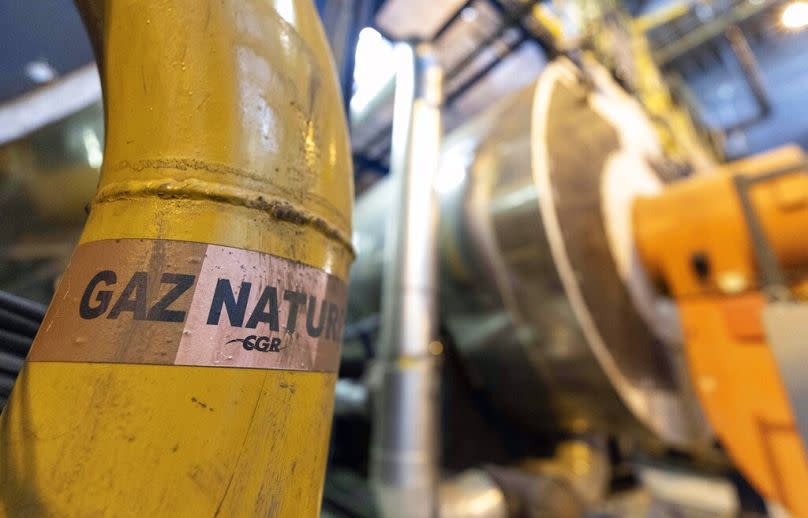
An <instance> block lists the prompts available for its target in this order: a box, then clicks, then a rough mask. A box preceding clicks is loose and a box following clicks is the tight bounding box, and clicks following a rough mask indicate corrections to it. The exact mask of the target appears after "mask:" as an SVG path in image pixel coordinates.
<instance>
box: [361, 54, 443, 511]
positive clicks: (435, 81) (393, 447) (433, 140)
mask: <svg viewBox="0 0 808 518" xmlns="http://www.w3.org/2000/svg"><path fill="white" fill-rule="evenodd" d="M395 58H396V60H397V64H398V67H397V73H396V94H395V101H394V117H393V148H392V160H391V181H392V182H393V183H394V186H395V187H394V189H393V190H392V192H393V199H392V200H390V203H391V204H392V206H393V211H392V213H393V214H396V216H395V217H392V218H390V219H389V222H388V227H387V235H388V236H389V239H387V245H386V247H385V257H386V263H385V268H384V275H383V285H382V307H381V315H382V321H381V328H380V339H379V348H378V354H377V359H376V364H375V365H374V374H375V378H376V379H378V380H380V386H379V389H378V390H379V393H378V396H377V397H376V398H375V407H374V416H373V436H372V442H371V451H370V455H371V461H370V462H371V465H370V469H371V484H372V486H373V489H374V492H375V495H376V499H377V502H378V505H379V508H380V510H381V512H382V514H383V515H384V516H417V517H425V516H433V515H434V514H435V513H436V512H437V485H438V469H437V464H438V462H437V461H438V459H437V457H438V452H437V444H438V437H437V436H438V433H439V427H438V423H437V420H438V413H437V410H438V401H437V396H438V387H439V378H438V376H439V374H438V370H437V362H436V357H435V356H434V355H433V354H432V353H431V352H430V343H431V342H432V340H433V338H434V336H435V332H436V325H437V307H436V291H437V290H436V277H437V275H436V270H437V223H438V219H437V218H438V213H437V201H436V196H435V191H434V187H433V182H434V179H435V176H436V173H437V169H438V156H439V151H440V140H441V121H440V103H441V97H442V91H441V83H442V72H441V69H440V67H439V65H438V63H437V60H436V59H435V57H434V55H433V53H432V50H431V48H430V46H428V45H426V44H411V43H401V44H398V45H397V46H396V48H395Z"/></svg>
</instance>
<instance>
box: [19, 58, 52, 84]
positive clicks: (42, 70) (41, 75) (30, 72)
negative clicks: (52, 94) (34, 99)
mask: <svg viewBox="0 0 808 518" xmlns="http://www.w3.org/2000/svg"><path fill="white" fill-rule="evenodd" d="M25 75H27V76H28V79H30V80H31V81H33V82H34V83H38V84H42V83H47V82H49V81H52V80H53V79H54V78H55V77H56V70H54V69H53V67H52V66H50V65H49V64H48V62H47V61H31V62H30V63H28V64H27V65H25Z"/></svg>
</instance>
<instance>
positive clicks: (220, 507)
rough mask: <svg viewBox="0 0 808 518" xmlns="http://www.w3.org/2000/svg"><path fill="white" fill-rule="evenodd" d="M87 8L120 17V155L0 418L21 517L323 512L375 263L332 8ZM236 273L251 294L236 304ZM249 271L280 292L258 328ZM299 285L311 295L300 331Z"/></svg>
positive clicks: (108, 39) (111, 134)
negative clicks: (348, 340) (342, 341)
mask: <svg viewBox="0 0 808 518" xmlns="http://www.w3.org/2000/svg"><path fill="white" fill-rule="evenodd" d="M85 9H86V10H85V13H84V14H85V19H87V20H93V19H100V20H101V21H100V24H101V25H100V26H99V27H96V29H97V31H95V33H94V34H95V37H96V46H97V50H99V49H100V54H101V56H100V57H101V59H100V60H99V61H100V62H101V63H102V65H103V66H102V71H101V72H102V82H103V86H104V99H105V109H106V122H107V140H106V145H105V158H104V164H103V166H102V175H101V180H100V184H99V190H98V193H97V195H96V198H95V199H94V201H93V203H92V209H91V212H90V216H89V219H88V222H87V225H86V227H85V229H84V233H83V235H82V237H81V241H80V245H79V247H78V248H77V249H76V252H75V254H74V257H73V259H72V261H71V265H70V266H69V267H68V270H67V271H66V272H65V275H64V277H63V280H62V282H61V284H60V287H59V288H58V290H57V294H56V297H54V301H53V302H52V304H51V307H50V308H49V311H48V316H47V317H46V319H45V322H44V323H43V326H42V329H41V330H40V333H39V335H38V336H37V339H36V341H35V343H34V346H33V349H32V352H31V354H30V355H29V361H28V363H27V365H26V367H25V369H24V370H23V372H22V373H21V375H20V378H19V379H18V381H17V384H16V385H15V388H14V391H13V393H12V395H11V397H10V400H9V402H8V405H7V406H6V408H5V410H4V412H3V415H2V418H1V419H0V509H2V515H4V516H39V515H53V516H96V515H98V516H107V515H109V516H214V515H221V516H268V515H271V516H294V517H297V516H314V515H316V514H317V512H318V510H319V506H320V497H321V492H322V479H323V473H324V468H325V462H326V454H327V447H328V434H329V427H330V421H331V406H332V399H333V387H334V383H335V380H336V373H335V372H334V371H335V370H336V358H337V356H336V355H338V346H339V344H338V341H339V337H338V335H339V331H340V325H341V324H340V322H339V320H340V319H341V316H342V314H343V313H342V311H343V310H342V306H341V304H343V301H342V300H340V299H341V298H342V297H344V289H345V287H344V283H345V282H346V280H347V272H348V267H349V265H350V262H351V260H352V257H353V255H352V250H351V248H350V242H349V236H350V219H351V203H352V197H353V193H352V184H351V178H352V171H351V164H350V159H349V157H350V155H349V148H348V143H347V131H346V124H345V120H344V116H343V114H342V112H341V109H340V106H341V101H340V95H339V89H338V86H337V83H336V81H335V74H334V70H333V65H332V62H331V61H330V57H329V53H328V49H327V44H326V40H325V37H324V35H323V33H322V29H321V27H320V26H319V22H318V20H317V14H316V12H315V11H314V9H313V7H312V5H311V4H310V3H309V2H308V1H292V0H276V1H274V2H273V1H268V0H222V1H214V0H209V1H205V2H199V1H198V0H173V1H159V0H153V1H150V2H142V1H134V0H108V1H106V2H96V3H92V2H91V3H90V5H89V7H87V8H85ZM90 28H91V30H92V29H93V27H90ZM105 272H106V273H105ZM109 272H112V273H113V274H114V276H113V277H110V274H109ZM178 272H179V273H178ZM166 275H168V277H166ZM222 279H225V280H227V281H228V282H231V284H232V286H231V287H232V289H233V291H232V293H229V295H230V296H231V297H233V299H232V300H231V301H229V302H228V301H227V300H225V302H222V301H221V300H220V301H219V309H220V313H221V314H217V313H216V312H215V311H214V306H215V305H216V303H215V302H213V301H212V299H210V296H211V293H212V292H213V291H214V288H213V286H214V284H215V283H216V282H220V281H221V280H222ZM186 281H187V282H186ZM188 282H190V283H193V285H192V286H191V285H190V284H188ZM239 282H241V284H240V290H241V291H244V290H245V289H246V290H248V291H249V288H245V286H247V284H244V283H249V286H252V287H253V288H254V289H253V292H252V295H249V301H248V303H247V306H248V307H252V305H263V307H264V310H265V311H264V312H261V311H258V310H253V309H247V310H246V314H244V315H242V317H243V320H246V319H247V316H248V315H252V316H255V317H256V319H257V320H256V322H253V323H255V324H256V325H255V326H251V325H250V321H247V322H246V323H245V322H244V321H241V322H235V324H234V320H235V321H238V320H239V319H238V315H237V314H238V312H239V304H240V303H241V296H240V293H241V291H239V290H238V286H239ZM183 284H188V285H187V286H185V289H184V290H183ZM124 286H125V288H124ZM215 286H216V288H215V289H216V290H218V289H219V287H220V286H219V284H216V285H215ZM225 287H227V286H225ZM262 289H263V292H262V295H261V297H262V298H261V299H260V300H258V301H257V300H256V298H257V297H258V293H259V292H261V290H262ZM171 290H175V291H174V292H173V293H174V295H171ZM206 290H207V291H206ZM307 290H308V292H307ZM237 292H238V293H237ZM217 293H218V291H217ZM290 293H291V294H292V295H289V297H291V298H289V299H285V298H284V297H285V296H287V295H288V294H290ZM296 293H297V294H298V295H299V294H301V293H303V294H307V295H308V296H309V297H311V298H308V299H307V298H306V297H302V296H301V297H302V298H301V299H299V300H297V301H296V302H295V304H297V306H296V307H297V310H295V311H297V313H299V315H298V317H297V318H298V322H297V327H295V323H294V319H292V317H291V313H293V312H294V311H292V310H291V309H290V308H291V306H290V304H292V301H293V300H294V297H295V296H298V295H295V294H296ZM266 294H269V295H272V296H268V297H264V295H266ZM247 298H248V297H245V300H247ZM169 299H170V302H171V304H169V305H165V304H164V305H163V306H160V305H159V304H158V302H159V301H161V300H162V301H164V302H165V301H167V300H169ZM225 299H226V297H225ZM321 302H322V305H321ZM332 302H333V303H332ZM228 303H232V304H231V305H230V306H228V305H227V304H228ZM264 304H266V305H264ZM284 304H285V305H284ZM279 305H280V306H279ZM278 307H280V310H279V309H278ZM307 307H313V308H315V311H314V316H313V317H312V316H311V315H308V316H309V320H313V324H314V325H313V327H312V326H309V327H306V326H304V325H303V324H304V321H306V316H307V311H306V309H307ZM279 311H280V315H279V314H278V312H279ZM241 312H242V313H245V310H242V311H241ZM317 312H320V315H321V317H320V328H319V329H317V325H316V324H317V320H318V317H317ZM309 313H311V311H309ZM234 314H236V316H235V317H234ZM323 314H325V316H322V315H323ZM252 316H251V317H250V318H251V319H252ZM214 317H215V318H214ZM228 317H229V318H230V320H229V321H228ZM206 318H207V319H208V320H207V321H205V319H206ZM278 318H280V324H279V323H278ZM200 319H201V320H200ZM211 322H213V324H211ZM305 323H306V324H309V322H305ZM279 326H283V327H279ZM233 333H235V334H233ZM239 333H242V334H239ZM306 333H308V334H306ZM249 335H254V336H253V337H252V338H250V336H249ZM259 335H267V337H266V338H267V339H266V340H265V341H264V342H261V341H260V340H258V341H257V339H258V338H259ZM228 338H234V339H235V342H236V343H229V344H226V343H225V342H224V341H225V340H226V339H228ZM276 338H277V341H278V344H283V346H282V347H278V346H277V345H278V344H275V342H273V341H272V340H275V339H276ZM239 340H240V341H239ZM260 344H263V347H261V345H260ZM270 344H273V345H272V346H271V347H270ZM228 347H229V348H230V349H228ZM223 351H225V352H223ZM230 351H232V353H231V352H230ZM228 362H229V363H230V364H232V363H234V362H235V363H236V364H237V365H239V367H230V366H225V365H228Z"/></svg>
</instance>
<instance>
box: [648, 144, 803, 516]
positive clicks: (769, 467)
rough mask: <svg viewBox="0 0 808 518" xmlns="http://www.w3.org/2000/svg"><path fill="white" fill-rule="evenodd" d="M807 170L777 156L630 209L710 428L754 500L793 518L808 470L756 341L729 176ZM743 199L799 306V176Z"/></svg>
mask: <svg viewBox="0 0 808 518" xmlns="http://www.w3.org/2000/svg"><path fill="white" fill-rule="evenodd" d="M804 161H805V157H804V156H803V154H802V152H801V151H800V150H798V149H796V148H793V147H788V148H781V149H778V150H776V151H772V152H770V153H766V154H764V155H759V156H756V157H754V158H751V159H748V160H742V161H738V162H733V163H731V164H728V165H725V166H723V167H721V168H719V169H718V170H717V171H714V172H713V173H711V174H710V173H708V174H703V175H697V176H694V177H691V178H688V179H686V180H682V181H679V182H676V183H673V184H671V185H670V186H669V187H668V188H667V189H666V190H665V191H664V192H663V193H662V194H660V195H658V196H653V197H643V198H639V199H637V200H635V202H634V207H633V225H634V235H635V238H636V243H637V246H638V250H639V254H640V258H641V260H642V262H643V264H644V265H645V267H646V269H647V271H648V272H649V274H650V275H651V277H652V278H653V279H654V280H655V281H656V282H657V283H658V284H659V286H660V289H662V290H666V291H667V292H668V293H669V294H670V295H671V296H672V297H673V298H674V299H675V300H676V303H677V305H678V308H679V312H680V317H681V322H682V327H683V334H684V340H685V349H686V354H687V361H688V364H689V367H690V371H691V374H692V379H693V380H694V383H695V385H696V389H697V392H698V394H699V397H700V400H701V403H702V405H703V407H704V410H705V412H706V414H707V416H708V418H709V420H710V424H711V425H712V427H713V428H714V430H715V432H716V434H717V435H718V437H719V438H720V440H721V443H722V444H723V446H724V447H725V448H726V449H727V451H728V453H729V455H730V456H731V458H732V459H733V461H734V462H735V464H736V465H737V466H738V467H739V469H740V470H741V471H742V472H743V473H744V474H745V475H746V476H747V478H748V479H749V480H750V481H751V482H752V483H753V484H754V485H755V487H756V488H757V489H758V490H759V491H760V492H761V494H762V495H763V496H764V497H765V498H767V499H769V500H774V501H777V502H779V503H781V504H782V505H783V506H785V507H786V508H787V509H789V510H790V511H791V512H792V513H793V514H794V515H795V516H796V517H808V462H806V453H805V448H804V447H803V442H802V440H801V437H800V435H799V431H798V429H797V428H796V425H795V421H794V417H793V413H792V409H791V406H790V404H789V401H788V397H787V394H786V391H785V389H784V386H783V383H782V381H781V379H780V375H779V371H778V367H777V365H776V363H775V359H774V356H773V354H772V352H771V350H770V349H769V347H768V344H767V341H766V337H765V334H764V331H763V325H762V321H761V310H762V308H763V306H764V304H765V303H766V297H765V295H764V294H763V292H762V280H761V278H760V274H759V271H758V267H757V264H756V260H755V253H754V249H753V247H752V241H751V238H750V234H749V230H748V228H747V225H746V222H745V220H744V216H743V212H742V207H741V202H740V198H739V196H738V194H737V191H736V187H735V184H734V182H733V179H732V177H733V175H737V174H743V175H756V174H764V173H765V172H767V171H772V170H776V169H780V168H784V167H789V166H793V165H795V164H800V163H802V162H804ZM806 172H808V169H807V170H806ZM750 198H751V201H752V205H753V206H754V209H755V212H756V214H757V217H758V219H759V221H760V222H761V225H762V227H763V230H764V231H765V234H766V237H767V238H768V240H769V242H770V244H771V246H772V248H773V250H774V252H775V254H776V256H777V259H778V261H779V263H780V266H781V267H782V269H783V270H784V272H785V273H786V277H787V279H788V286H789V288H790V289H791V292H792V294H793V296H794V297H795V298H796V299H798V300H800V299H802V300H804V299H806V298H808V296H807V295H808V289H806V288H808V282H807V281H808V240H806V236H808V176H805V175H803V174H795V175H788V176H782V177H779V178H776V179H773V180H771V181H767V182H765V183H760V184H757V185H756V186H754V187H753V188H752V189H751V191H750Z"/></svg>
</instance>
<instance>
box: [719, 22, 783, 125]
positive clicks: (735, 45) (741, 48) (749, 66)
mask: <svg viewBox="0 0 808 518" xmlns="http://www.w3.org/2000/svg"><path fill="white" fill-rule="evenodd" d="M726 36H727V40H729V43H730V46H731V47H732V52H733V53H734V54H735V57H736V59H737V60H738V64H740V66H741V72H742V75H743V78H744V80H745V81H746V84H747V85H748V86H749V90H750V91H751V92H752V96H753V97H754V98H755V102H756V103H757V108H758V110H757V113H756V114H755V116H753V117H751V118H749V119H747V120H744V121H741V122H738V123H736V124H734V125H733V126H732V127H730V128H725V130H726V131H732V130H736V129H742V128H745V127H748V126H750V125H752V124H754V123H756V122H759V121H760V120H762V119H765V118H766V117H767V116H768V115H769V114H770V113H771V110H772V108H771V102H770V101H769V94H768V92H767V90H766V85H765V84H764V82H763V74H762V73H761V72H760V67H759V66H758V61H757V58H756V57H755V53H754V52H753V51H752V48H751V47H750V46H749V41H748V40H747V39H746V36H744V33H743V31H742V30H741V29H740V28H739V27H738V26H737V25H733V26H731V27H730V28H728V29H727V32H726Z"/></svg>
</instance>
